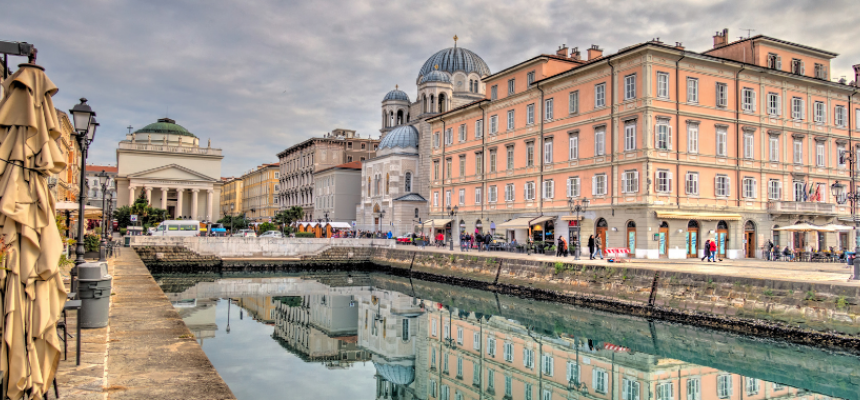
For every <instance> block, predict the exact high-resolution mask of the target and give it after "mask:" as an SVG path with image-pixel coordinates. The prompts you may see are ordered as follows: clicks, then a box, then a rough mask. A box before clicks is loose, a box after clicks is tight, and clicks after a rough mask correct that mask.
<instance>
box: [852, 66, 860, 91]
mask: <svg viewBox="0 0 860 400" xmlns="http://www.w3.org/2000/svg"><path fill="white" fill-rule="evenodd" d="M852 67H853V68H854V85H855V86H860V64H854V65H853V66H852Z"/></svg>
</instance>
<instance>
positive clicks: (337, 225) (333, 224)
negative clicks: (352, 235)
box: [328, 222, 352, 229]
mask: <svg viewBox="0 0 860 400" xmlns="http://www.w3.org/2000/svg"><path fill="white" fill-rule="evenodd" d="M328 224H329V225H330V226H331V227H332V229H352V225H351V224H350V223H348V222H329V223H328Z"/></svg>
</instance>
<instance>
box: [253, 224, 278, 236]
mask: <svg viewBox="0 0 860 400" xmlns="http://www.w3.org/2000/svg"><path fill="white" fill-rule="evenodd" d="M257 229H258V230H259V232H257V233H259V234H260V235H262V234H263V233H265V232H266V231H276V230H278V227H277V225H275V224H273V223H271V222H263V223H262V224H260V226H259V227H257Z"/></svg>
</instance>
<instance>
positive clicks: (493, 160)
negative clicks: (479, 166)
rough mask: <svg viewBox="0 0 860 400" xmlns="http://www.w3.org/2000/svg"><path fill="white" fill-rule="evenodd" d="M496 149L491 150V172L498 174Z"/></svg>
mask: <svg viewBox="0 0 860 400" xmlns="http://www.w3.org/2000/svg"><path fill="white" fill-rule="evenodd" d="M497 158H498V157H496V149H490V172H496V159H497Z"/></svg>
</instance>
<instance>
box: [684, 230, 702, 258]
mask: <svg viewBox="0 0 860 400" xmlns="http://www.w3.org/2000/svg"><path fill="white" fill-rule="evenodd" d="M686 236H687V243H686V244H687V258H699V223H698V222H696V221H690V222H688V223H687V235H686Z"/></svg>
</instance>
